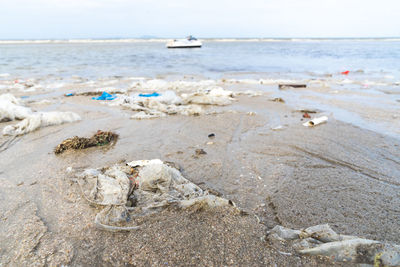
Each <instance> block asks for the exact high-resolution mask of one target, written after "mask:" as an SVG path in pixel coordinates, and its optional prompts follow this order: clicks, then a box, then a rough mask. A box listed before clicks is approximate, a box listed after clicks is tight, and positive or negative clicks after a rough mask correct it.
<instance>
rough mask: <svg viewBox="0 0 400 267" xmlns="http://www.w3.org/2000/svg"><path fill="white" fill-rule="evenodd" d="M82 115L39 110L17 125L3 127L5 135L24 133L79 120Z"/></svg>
mask: <svg viewBox="0 0 400 267" xmlns="http://www.w3.org/2000/svg"><path fill="white" fill-rule="evenodd" d="M80 119H81V117H80V116H79V115H78V114H76V113H73V112H57V111H53V112H37V113H33V114H31V115H29V116H27V117H26V118H25V119H24V120H22V121H21V122H19V123H17V124H15V125H8V126H6V127H4V129H3V135H23V134H26V133H29V132H32V131H35V130H37V129H39V128H40V127H46V126H50V125H59V124H63V123H67V122H75V121H79V120H80Z"/></svg>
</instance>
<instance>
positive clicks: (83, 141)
mask: <svg viewBox="0 0 400 267" xmlns="http://www.w3.org/2000/svg"><path fill="white" fill-rule="evenodd" d="M117 139H118V134H116V133H113V132H103V131H101V130H98V131H97V133H95V134H94V135H93V136H92V137H90V138H86V137H78V136H75V137H72V138H68V139H65V140H64V141H62V142H61V144H59V145H58V146H57V147H56V148H55V149H54V153H55V154H61V153H63V152H64V151H66V150H69V149H75V150H77V149H85V148H88V147H93V146H104V145H108V144H111V143H115V142H116V141H117Z"/></svg>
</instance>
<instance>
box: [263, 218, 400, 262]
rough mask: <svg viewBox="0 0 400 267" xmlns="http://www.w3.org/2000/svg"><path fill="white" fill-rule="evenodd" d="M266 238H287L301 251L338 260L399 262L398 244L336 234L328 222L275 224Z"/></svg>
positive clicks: (281, 239) (283, 239)
mask: <svg viewBox="0 0 400 267" xmlns="http://www.w3.org/2000/svg"><path fill="white" fill-rule="evenodd" d="M268 239H269V240H279V241H286V242H290V244H291V245H292V247H293V248H294V249H295V250H296V251H297V252H298V253H300V254H304V255H316V256H327V257H329V258H331V259H333V260H334V261H337V262H352V263H361V264H374V266H400V246H398V245H395V244H389V243H383V242H380V241H376V240H369V239H364V238H359V237H356V236H349V235H341V234H337V233H336V232H335V231H333V230H332V228H330V226H329V225H328V224H323V225H316V226H312V227H309V228H306V229H301V230H293V229H289V228H286V227H283V226H280V225H277V226H275V227H274V228H273V229H272V230H271V231H270V232H269V233H268Z"/></svg>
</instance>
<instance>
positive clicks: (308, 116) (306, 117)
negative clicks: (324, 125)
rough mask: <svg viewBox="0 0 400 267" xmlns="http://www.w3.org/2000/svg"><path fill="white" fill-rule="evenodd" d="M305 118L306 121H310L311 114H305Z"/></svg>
mask: <svg viewBox="0 0 400 267" xmlns="http://www.w3.org/2000/svg"><path fill="white" fill-rule="evenodd" d="M303 118H305V119H310V118H311V116H310V114H308V113H307V112H305V113H304V114H303Z"/></svg>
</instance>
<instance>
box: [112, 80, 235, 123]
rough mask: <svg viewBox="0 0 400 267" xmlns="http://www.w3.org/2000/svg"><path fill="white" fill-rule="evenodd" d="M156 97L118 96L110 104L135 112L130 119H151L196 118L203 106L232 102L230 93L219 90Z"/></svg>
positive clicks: (173, 93) (167, 94)
mask: <svg viewBox="0 0 400 267" xmlns="http://www.w3.org/2000/svg"><path fill="white" fill-rule="evenodd" d="M158 94H159V96H157V97H140V94H133V95H131V96H126V95H120V96H119V97H118V99H117V100H115V101H113V102H110V103H109V105H111V106H122V107H125V108H129V109H131V110H133V111H137V113H136V114H134V115H133V116H132V117H131V118H132V119H151V118H158V117H165V116H167V115H176V114H179V115H185V116H198V115H201V114H204V113H205V111H204V110H203V107H202V106H203V105H227V104H230V103H231V101H233V100H234V98H233V97H232V95H233V93H232V92H231V91H225V90H223V89H222V88H221V90H219V89H212V90H206V91H201V92H196V93H191V94H182V95H180V96H178V95H177V94H176V93H175V92H174V91H165V92H161V93H158Z"/></svg>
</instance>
